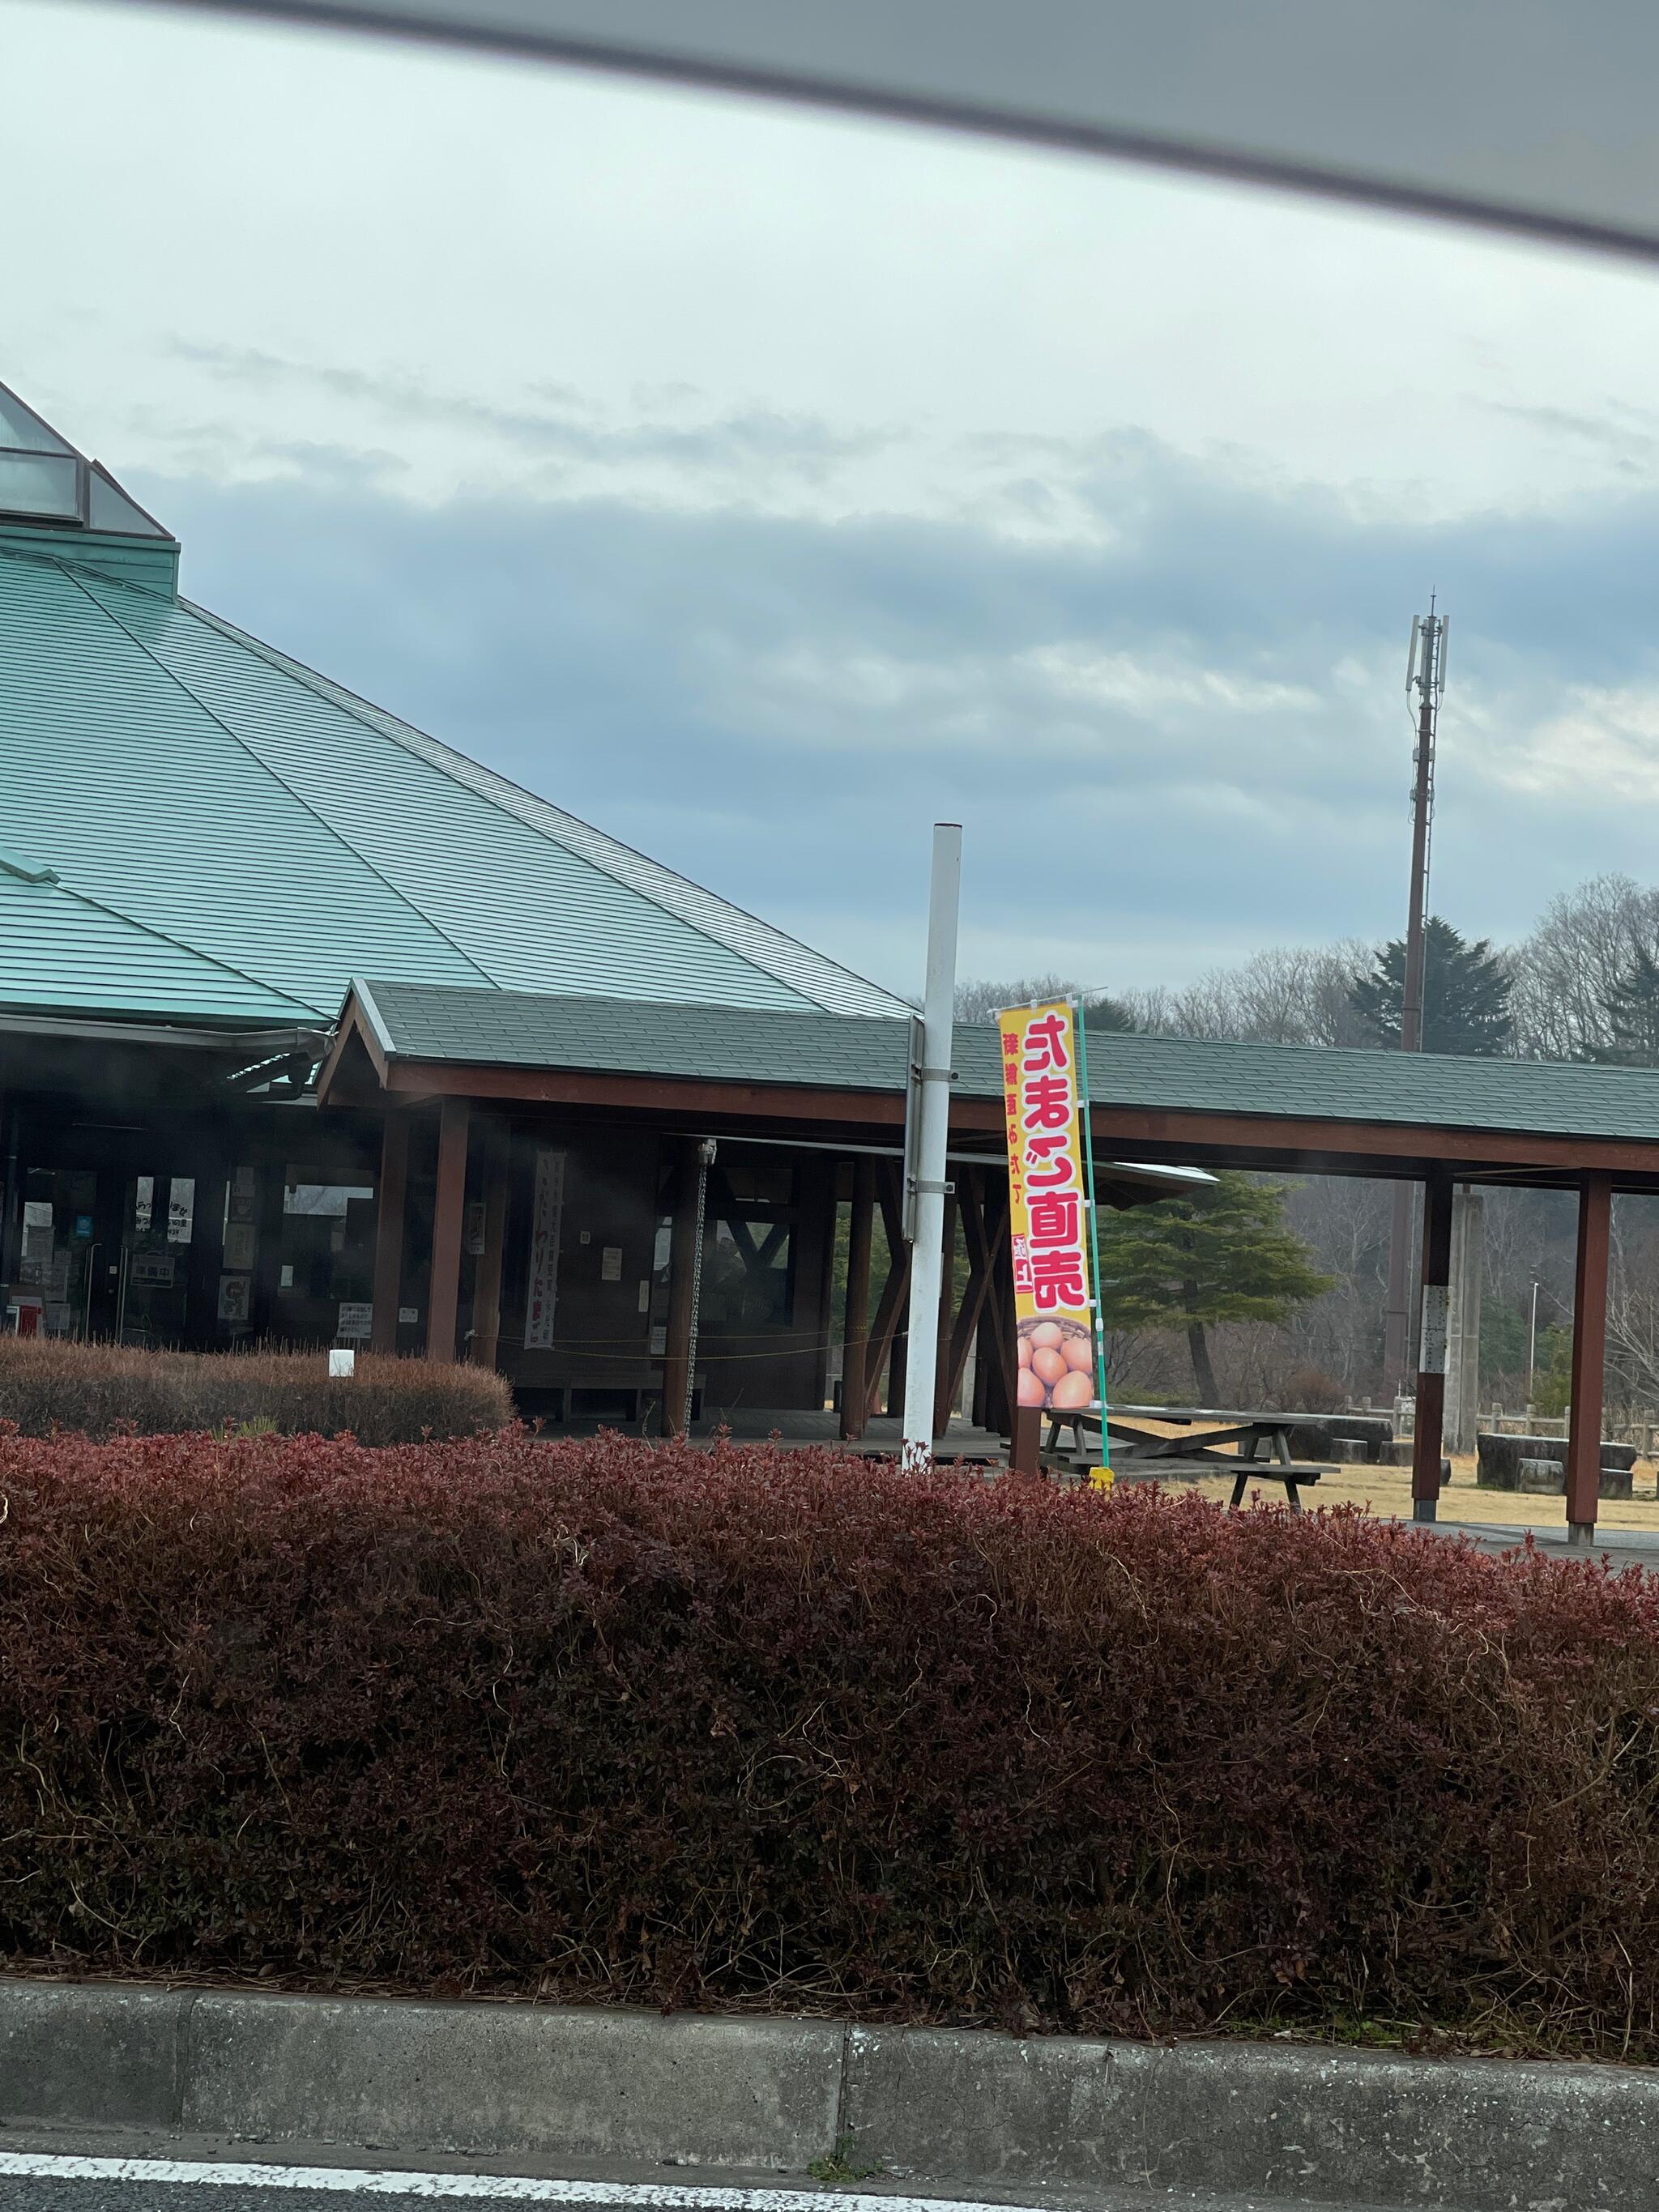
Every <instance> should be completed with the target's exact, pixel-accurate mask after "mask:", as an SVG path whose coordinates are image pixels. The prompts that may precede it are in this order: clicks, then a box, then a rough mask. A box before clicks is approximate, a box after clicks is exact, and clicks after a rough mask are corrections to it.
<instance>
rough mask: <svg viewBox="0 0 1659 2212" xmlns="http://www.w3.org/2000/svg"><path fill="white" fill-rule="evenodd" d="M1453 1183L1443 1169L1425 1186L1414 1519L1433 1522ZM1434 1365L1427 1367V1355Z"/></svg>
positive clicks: (1443, 1387) (1441, 1423)
mask: <svg viewBox="0 0 1659 2212" xmlns="http://www.w3.org/2000/svg"><path fill="white" fill-rule="evenodd" d="M1451 1225H1452V1179H1451V1177H1450V1176H1449V1175H1448V1174H1447V1172H1446V1170H1444V1169H1443V1168H1438V1169H1437V1170H1435V1172H1434V1173H1433V1174H1432V1175H1431V1176H1429V1177H1428V1179H1427V1181H1426V1182H1425V1184H1424V1186H1423V1302H1422V1304H1423V1318H1422V1321H1421V1322H1420V1324H1419V1329H1420V1335H1419V1344H1418V1352H1417V1414H1416V1419H1415V1422H1414V1425H1413V1441H1412V1518H1413V1520H1414V1521H1432V1520H1433V1519H1434V1518H1435V1516H1436V1513H1437V1510H1438V1501H1439V1497H1440V1451H1441V1443H1442V1438H1443V1432H1444V1428H1445V1418H1446V1306H1447V1301H1448V1299H1449V1296H1450V1284H1451ZM1425 1354H1426V1356H1427V1358H1428V1361H1429V1364H1427V1365H1426V1366H1425V1364H1424V1360H1425Z"/></svg>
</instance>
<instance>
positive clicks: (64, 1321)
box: [17, 1168, 112, 1337]
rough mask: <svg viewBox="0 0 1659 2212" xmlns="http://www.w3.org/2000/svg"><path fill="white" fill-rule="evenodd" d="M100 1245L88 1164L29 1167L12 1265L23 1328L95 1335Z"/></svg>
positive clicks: (101, 1315)
mask: <svg viewBox="0 0 1659 2212" xmlns="http://www.w3.org/2000/svg"><path fill="white" fill-rule="evenodd" d="M111 1256H112V1255H109V1254H108V1253H107V1252H106V1251H105V1250H104V1247H103V1241H102V1240H101V1239H100V1237H99V1234H98V1175H97V1170H95V1169H93V1168H34V1169H31V1170H29V1172H28V1174H27V1177H26V1178H25V1182H24V1188H23V1241H22V1249H21V1253H20V1255H19V1258H18V1266H17V1297H18V1302H19V1304H20V1305H21V1306H22V1307H24V1308H25V1309H32V1313H31V1316H30V1319H29V1320H28V1321H26V1322H25V1324H24V1325H25V1327H31V1326H32V1327H33V1328H35V1329H37V1330H38V1331H39V1333H40V1334H41V1335H43V1336H82V1337H83V1336H96V1335H99V1334H102V1333H104V1332H105V1331H106V1329H107V1327H108V1317H107V1315H106V1310H105V1308H106V1305H107V1303H108V1301H107V1297H106V1295H105V1279H104V1277H103V1276H102V1275H101V1274H100V1272H99V1263H100V1258H101V1259H102V1260H104V1261H106V1262H107V1261H108V1260H109V1258H110V1257H111Z"/></svg>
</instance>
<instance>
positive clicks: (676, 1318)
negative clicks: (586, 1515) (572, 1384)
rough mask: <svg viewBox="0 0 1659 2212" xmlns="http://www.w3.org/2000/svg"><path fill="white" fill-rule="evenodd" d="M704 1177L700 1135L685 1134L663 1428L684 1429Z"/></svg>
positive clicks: (677, 1190) (678, 1155)
mask: <svg viewBox="0 0 1659 2212" xmlns="http://www.w3.org/2000/svg"><path fill="white" fill-rule="evenodd" d="M701 1179H702V1142H701V1140H700V1139H698V1138H696V1137H681V1138H680V1139H678V1142H677V1143H676V1145H675V1146H674V1212H673V1215H672V1218H671V1223H670V1226H669V1231H668V1327H667V1329H666V1331H665V1334H664V1339H663V1364H662V1432H663V1434H664V1435H665V1437H679V1436H684V1433H685V1407H686V1401H687V1400H688V1399H689V1398H690V1395H691V1393H690V1379H691V1309H692V1306H693V1304H695V1302H696V1287H697V1275H698V1272H699V1270H700V1269H701V1267H702V1238H701V1237H699V1235H698V1233H697V1188H698V1184H699V1182H700V1181H701Z"/></svg>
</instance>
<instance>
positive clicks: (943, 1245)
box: [933, 1192, 957, 1437]
mask: <svg viewBox="0 0 1659 2212" xmlns="http://www.w3.org/2000/svg"><path fill="white" fill-rule="evenodd" d="M941 1211H942V1212H943V1216H944V1220H943V1225H942V1227H941V1228H940V1231H939V1328H938V1333H937V1338H936V1342H935V1348H934V1352H933V1434H934V1435H935V1436H936V1437H939V1436H943V1435H944V1433H945V1423H946V1422H947V1420H948V1419H950V1413H951V1399H952V1397H953V1396H954V1395H956V1392H955V1381H956V1378H955V1377H953V1376H952V1375H951V1322H952V1320H953V1318H954V1316H955V1304H954V1300H953V1296H952V1294H953V1291H954V1289H955V1279H956V1272H957V1201H956V1198H955V1196H954V1194H951V1193H950V1192H947V1193H946V1194H945V1198H944V1200H942V1201H941Z"/></svg>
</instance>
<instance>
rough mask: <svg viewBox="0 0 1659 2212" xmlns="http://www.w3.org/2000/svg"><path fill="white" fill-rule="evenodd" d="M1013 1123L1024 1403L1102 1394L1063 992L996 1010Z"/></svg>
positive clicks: (1012, 1216) (1078, 1401)
mask: <svg viewBox="0 0 1659 2212" xmlns="http://www.w3.org/2000/svg"><path fill="white" fill-rule="evenodd" d="M997 1027H998V1030H1000V1035H1001V1043H1002V1086H1003V1103H1004V1108H1005V1115H1006V1122H1007V1133H1008V1235H1009V1242H1010V1246H1011V1249H1012V1257H1013V1267H1014V1316H1015V1323H1016V1330H1017V1334H1018V1358H1019V1376H1018V1397H1019V1403H1020V1404H1021V1405H1022V1406H1028V1407H1039V1408H1042V1409H1044V1410H1046V1411H1048V1412H1051V1413H1078V1412H1080V1411H1082V1410H1083V1409H1084V1408H1085V1407H1088V1406H1091V1405H1094V1404H1096V1403H1097V1390H1096V1379H1097V1371H1098V1370H1097V1352H1096V1344H1095V1320H1096V1310H1097V1309H1096V1304H1095V1293H1094V1270H1093V1267H1092V1266H1091V1254H1092V1251H1093V1249H1094V1245H1093V1237H1092V1233H1091V1222H1090V1218H1089V1209H1090V1206H1091V1203H1092V1193H1091V1190H1090V1188H1089V1179H1088V1176H1087V1173H1086V1170H1085V1162H1086V1158H1087V1148H1086V1145H1085V1138H1084V1132H1083V1125H1082V1112H1081V1090H1080V1085H1079V1078H1078V1035H1077V1018H1076V1012H1075V1010H1074V1009H1073V1006H1071V1005H1070V1004H1069V1003H1068V1002H1066V1000H1048V1001H1047V1002H1046V1003H1044V1004H1043V1005H1041V1006H1009V1007H1006V1008H1005V1009H1004V1011H1003V1012H1000V1014H999V1015H998V1016H997Z"/></svg>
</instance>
